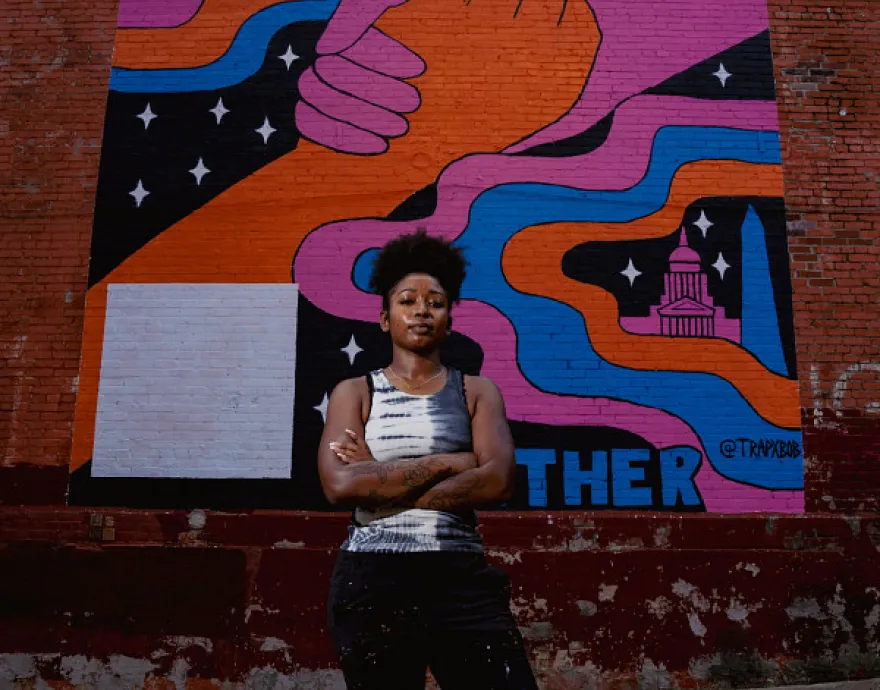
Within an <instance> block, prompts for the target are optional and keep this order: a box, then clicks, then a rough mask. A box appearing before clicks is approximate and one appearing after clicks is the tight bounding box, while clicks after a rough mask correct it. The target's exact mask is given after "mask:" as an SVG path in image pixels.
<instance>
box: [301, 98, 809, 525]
mask: <svg viewBox="0 0 880 690" xmlns="http://www.w3.org/2000/svg"><path fill="white" fill-rule="evenodd" d="M667 125H690V126H701V125H702V126H722V127H740V128H748V129H752V130H770V131H772V130H775V129H776V127H777V120H776V107H775V104H774V103H772V102H771V103H766V102H762V101H756V102H748V101H702V100H697V99H687V98H677V97H668V96H643V97H639V98H638V99H633V100H632V101H630V102H629V103H627V104H624V105H623V106H621V108H620V110H619V111H618V113H617V114H616V116H615V119H614V124H613V127H612V130H611V133H610V134H609V137H608V139H607V140H606V143H605V144H604V145H603V146H601V147H600V148H599V149H597V150H595V151H592V152H591V153H588V154H585V155H583V156H576V157H573V158H518V157H512V156H507V155H503V154H485V155H475V156H470V157H467V158H464V159H461V160H459V161H457V162H456V163H454V164H452V165H450V166H449V167H448V168H447V169H446V170H445V171H444V173H443V175H442V176H441V178H440V181H439V184H438V205H437V211H436V212H435V213H434V215H433V216H432V217H431V218H429V219H423V220H419V221H410V222H389V221H383V220H377V219H365V220H352V221H341V222H337V223H330V224H328V225H324V226H322V227H320V228H318V229H316V230H315V231H313V232H312V233H311V234H310V235H309V236H308V237H306V239H305V240H304V242H303V244H302V245H301V247H300V249H299V252H298V253H297V256H296V259H295V266H294V268H295V279H296V282H297V283H298V284H299V287H300V290H301V292H302V294H303V296H304V297H306V298H307V299H309V300H310V301H311V302H312V303H313V304H315V305H316V306H317V307H318V308H320V309H323V310H324V311H327V312H328V313H331V314H335V315H336V316H340V317H342V318H348V319H358V320H364V321H372V320H374V319H375V318H376V315H377V314H378V312H379V308H380V300H379V298H378V297H377V296H375V295H370V294H366V293H363V292H361V291H360V290H358V289H357V288H356V287H355V286H354V285H352V283H351V270H352V267H353V266H354V263H355V261H356V260H357V258H358V256H360V254H361V253H363V252H364V251H366V250H368V249H372V248H375V247H379V246H381V245H382V244H383V243H384V242H386V241H387V240H389V239H391V238H392V237H394V236H396V235H398V234H401V233H403V232H411V231H413V230H415V228H416V226H427V227H428V229H429V231H430V232H431V234H434V235H438V236H441V237H445V238H447V239H454V238H456V237H458V235H460V234H461V232H462V231H463V230H464V228H465V226H466V225H467V215H468V210H469V209H470V206H471V204H472V203H473V201H474V199H476V197H477V196H479V194H480V193H482V192H483V191H484V190H486V189H488V188H490V187H493V186H496V185H500V184H507V183H517V182H542V183H546V184H559V185H566V186H571V187H576V188H580V189H603V190H622V189H626V188H629V187H631V186H633V185H634V184H636V183H637V182H638V181H639V179H641V177H642V176H643V175H644V173H645V171H646V169H647V165H648V161H649V158H650V153H651V143H652V141H653V139H654V135H655V134H656V132H657V130H658V129H659V128H660V127H663V126H667ZM331 276H335V278H336V279H335V280H333V279H331ZM456 309H457V311H456V329H457V330H460V331H461V332H463V333H465V334H467V335H468V336H469V337H470V338H472V339H473V340H475V341H476V342H478V343H479V344H480V345H481V346H482V348H483V352H484V357H485V359H484V364H483V373H485V375H487V376H489V377H491V378H492V379H493V380H494V381H495V382H496V383H497V384H498V385H499V387H500V388H501V390H502V392H503V393H504V396H505V401H506V404H507V407H508V414H509V416H510V418H511V419H514V420H522V421H534V422H544V423H551V424H571V425H575V424H577V425H585V426H590V425H596V426H613V427H616V428H622V429H627V430H629V431H632V432H633V433H636V434H638V435H639V436H641V437H643V438H645V439H646V440H648V441H649V442H651V443H652V444H654V445H655V446H656V447H658V448H668V447H670V446H673V445H689V446H692V447H694V448H697V449H698V450H700V451H701V452H702V454H703V457H704V458H705V457H706V454H705V451H704V449H703V448H702V445H701V443H700V441H699V439H698V438H697V437H696V435H695V433H694V432H693V430H692V429H691V428H690V427H689V426H688V425H687V424H686V423H685V422H684V421H682V420H681V419H678V418H677V417H675V416H673V415H670V414H668V413H666V412H662V411H660V410H655V409H652V408H645V407H642V406H639V405H635V404H632V403H625V402H621V401H616V400H610V399H607V398H586V397H584V398H581V397H571V396H558V395H553V394H549V393H544V392H543V391H540V390H538V389H536V388H535V387H534V386H532V384H531V383H530V382H529V381H527V380H526V379H525V377H524V376H523V375H522V373H521V372H520V370H519V367H518V364H517V360H516V352H515V350H514V347H515V343H516V333H515V330H514V328H513V326H512V324H510V322H509V321H508V320H507V319H506V317H505V316H504V315H503V314H501V313H500V312H498V311H497V310H496V309H495V308H494V307H491V306H489V305H486V304H482V303H478V302H472V301H465V302H463V303H462V304H461V305H460V306H459V307H457V308H456ZM696 482H697V486H698V488H699V490H700V492H701V494H702V496H703V500H704V501H705V503H706V507H707V509H708V510H710V511H712V512H760V511H773V512H802V511H803V492H801V491H768V490H764V489H759V488H754V487H748V486H745V485H742V484H739V483H737V482H733V481H730V480H728V479H725V478H724V477H722V476H721V475H719V474H718V473H717V472H716V471H715V470H714V469H713V468H712V467H711V466H710V465H709V463H708V462H704V463H703V464H702V465H701V467H700V470H699V473H698V474H697V477H696Z"/></svg>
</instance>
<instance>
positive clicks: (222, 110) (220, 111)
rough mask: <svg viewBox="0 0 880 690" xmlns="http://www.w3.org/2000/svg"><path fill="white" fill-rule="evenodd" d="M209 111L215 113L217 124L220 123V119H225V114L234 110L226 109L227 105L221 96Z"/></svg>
mask: <svg viewBox="0 0 880 690" xmlns="http://www.w3.org/2000/svg"><path fill="white" fill-rule="evenodd" d="M208 112H209V113H214V117H216V118H217V124H218V125H219V124H220V121H221V120H222V119H223V116H224V115H225V114H226V113H231V112H232V111H231V110H227V109H226V106H225V105H223V98H222V97H221V98H218V99H217V105H215V106H214V107H213V108H211V109H210V110H209V111H208Z"/></svg>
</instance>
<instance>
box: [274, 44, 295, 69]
mask: <svg viewBox="0 0 880 690" xmlns="http://www.w3.org/2000/svg"><path fill="white" fill-rule="evenodd" d="M278 59H279V60H284V64H285V65H287V70H288V71H290V66H291V65H292V64H293V63H294V61H296V60H299V55H297V54H296V53H294V52H293V48H292V47H291V46H287V52H286V53H284V55H279V56H278Z"/></svg>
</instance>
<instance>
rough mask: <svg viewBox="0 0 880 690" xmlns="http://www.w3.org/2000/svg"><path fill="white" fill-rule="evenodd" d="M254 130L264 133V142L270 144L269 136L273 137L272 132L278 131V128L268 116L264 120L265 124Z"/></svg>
mask: <svg viewBox="0 0 880 690" xmlns="http://www.w3.org/2000/svg"><path fill="white" fill-rule="evenodd" d="M254 131H255V132H259V133H260V134H262V135H263V143H264V144H268V143H269V137H271V136H272V134H273V133H275V132H277V131H278V130H277V129H275V128H274V127H273V126H272V125H270V124H269V118H268V117H267V118H266V119H265V120H263V126H262V127H260V128H259V129H255V130H254Z"/></svg>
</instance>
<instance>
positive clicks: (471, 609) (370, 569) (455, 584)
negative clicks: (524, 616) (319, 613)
mask: <svg viewBox="0 0 880 690" xmlns="http://www.w3.org/2000/svg"><path fill="white" fill-rule="evenodd" d="M328 609H329V622H330V631H331V634H332V635H333V643H334V644H335V645H336V650H337V652H338V653H339V658H340V663H341V666H342V672H343V674H344V675H345V682H346V685H347V686H348V690H380V689H381V690H417V689H418V690H424V687H425V675H426V673H425V672H426V669H427V668H428V667H430V668H431V673H433V674H434V678H435V679H436V680H437V682H438V683H439V684H440V686H441V687H442V688H443V689H444V690H537V685H536V683H535V678H534V675H533V674H532V669H531V667H530V666H529V662H528V659H527V657H526V654H525V650H524V649H523V643H522V637H521V636H520V634H519V630H518V629H517V627H516V624H515V622H514V620H513V616H511V614H510V583H509V580H508V578H507V575H505V574H504V573H503V572H502V571H501V570H499V569H497V568H493V567H490V566H488V565H487V564H486V561H485V558H484V556H483V555H482V554H469V553H442V552H440V553H409V554H385V553H349V552H346V551H342V552H340V554H339V558H338V560H337V561H336V567H335V568H334V570H333V578H332V580H331V584H330V601H329V606H328Z"/></svg>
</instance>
